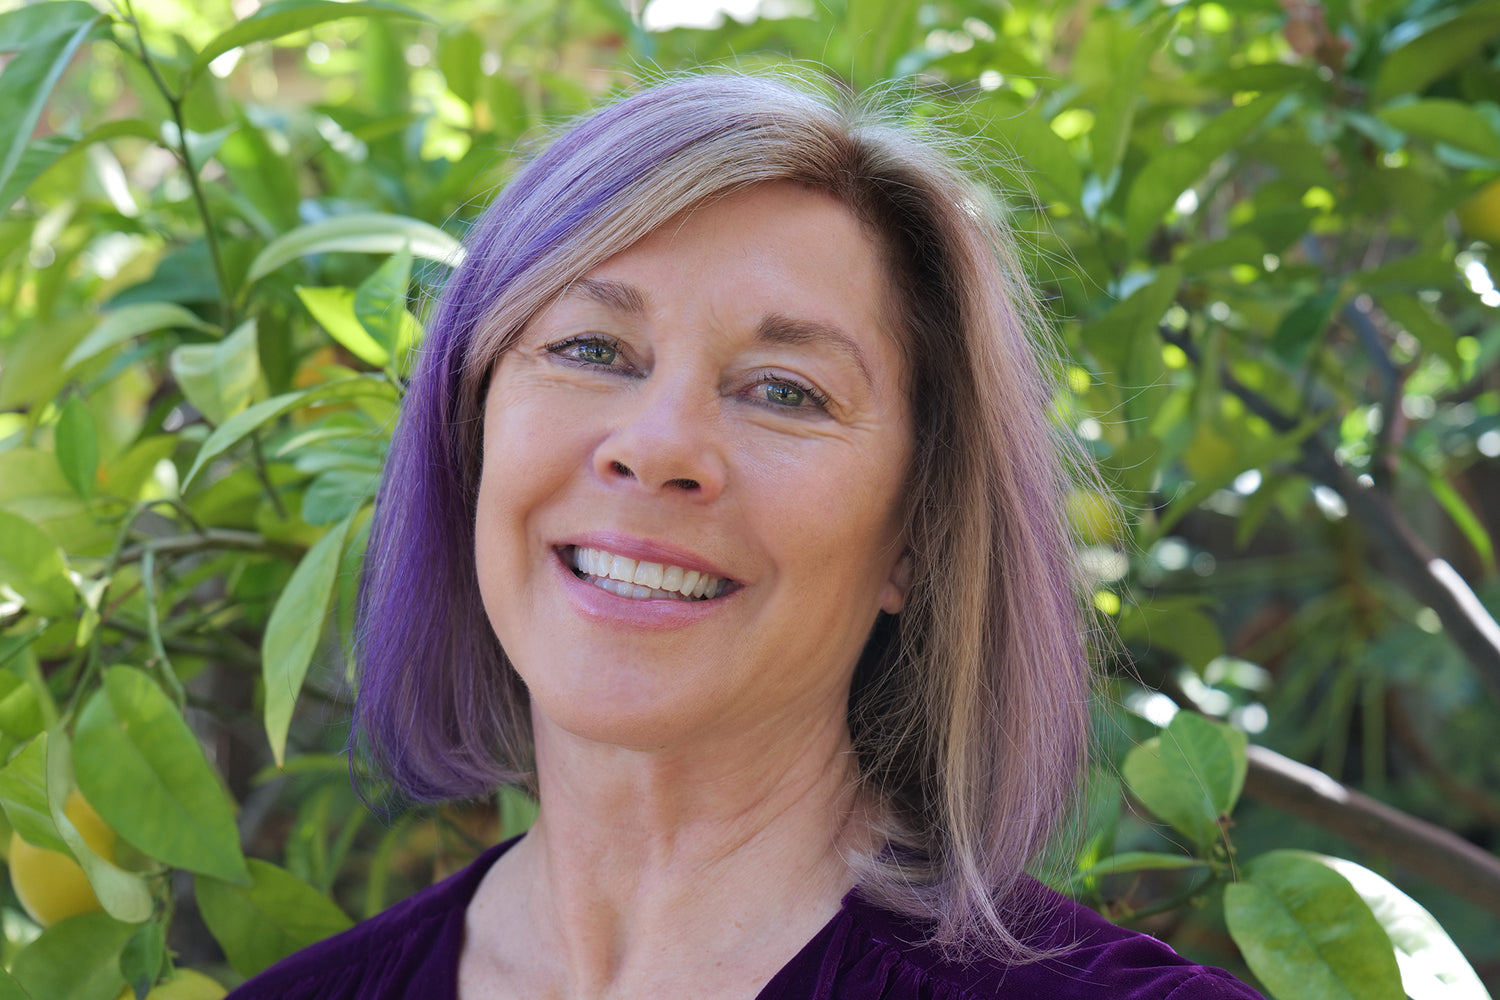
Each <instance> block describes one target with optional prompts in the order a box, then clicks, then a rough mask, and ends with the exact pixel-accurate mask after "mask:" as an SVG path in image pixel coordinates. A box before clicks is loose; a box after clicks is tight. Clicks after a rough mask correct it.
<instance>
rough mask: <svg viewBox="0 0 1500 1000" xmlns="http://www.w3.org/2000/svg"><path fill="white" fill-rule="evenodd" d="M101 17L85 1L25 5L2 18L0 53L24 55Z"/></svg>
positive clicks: (0, 21)
mask: <svg viewBox="0 0 1500 1000" xmlns="http://www.w3.org/2000/svg"><path fill="white" fill-rule="evenodd" d="M98 17H99V11H97V10H96V9H95V8H94V6H93V5H92V4H89V3H85V2H84V0H52V2H50V3H31V4H23V5H22V6H20V7H17V8H16V9H15V10H8V11H6V12H5V13H3V14H0V53H5V52H20V51H21V50H22V49H25V48H29V47H31V46H33V45H36V44H37V43H38V42H40V41H42V39H44V38H48V37H50V36H52V35H59V34H68V33H70V32H73V31H75V30H77V28H78V26H79V25H81V24H85V23H88V22H91V21H94V20H96V19H97V18H98Z"/></svg>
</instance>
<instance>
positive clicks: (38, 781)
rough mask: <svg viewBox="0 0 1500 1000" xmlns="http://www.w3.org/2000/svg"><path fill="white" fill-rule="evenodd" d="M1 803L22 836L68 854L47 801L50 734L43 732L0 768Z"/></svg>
mask: <svg viewBox="0 0 1500 1000" xmlns="http://www.w3.org/2000/svg"><path fill="white" fill-rule="evenodd" d="M0 802H3V803H4V805H5V817H6V819H8V820H9V821H10V825H11V826H12V827H13V828H14V829H15V830H16V831H17V832H19V833H20V834H21V837H22V839H24V840H25V841H26V842H27V843H29V844H33V845H35V846H37V847H45V848H46V849H47V850H49V851H58V852H59V853H62V854H66V853H67V851H68V845H67V844H65V843H64V842H63V839H62V837H61V836H60V835H59V834H58V832H57V824H56V823H54V822H52V807H51V806H49V805H48V804H47V734H46V733H41V734H39V735H38V736H37V737H36V738H35V739H33V740H32V741H31V742H30V743H28V744H27V745H26V747H25V749H23V750H22V751H21V752H20V753H18V754H16V755H15V756H14V757H12V758H11V760H10V762H9V763H8V764H6V765H5V768H4V770H0Z"/></svg>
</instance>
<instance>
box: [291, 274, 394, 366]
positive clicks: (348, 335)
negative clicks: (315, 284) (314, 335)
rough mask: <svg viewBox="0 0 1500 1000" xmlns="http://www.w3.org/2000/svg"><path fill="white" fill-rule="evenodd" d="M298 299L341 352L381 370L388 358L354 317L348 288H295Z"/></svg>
mask: <svg viewBox="0 0 1500 1000" xmlns="http://www.w3.org/2000/svg"><path fill="white" fill-rule="evenodd" d="M297 297H298V298H299V299H301V300H302V304H303V305H305V306H307V311H308V312H310V313H312V316H313V319H315V320H317V321H318V325H319V326H321V327H322V328H323V330H324V331H325V332H326V333H327V334H328V336H330V337H332V338H333V339H334V340H336V341H338V342H339V343H340V344H342V345H343V346H344V349H345V350H346V351H348V352H349V353H350V354H352V355H354V356H355V357H356V358H359V360H361V361H363V362H364V363H365V364H367V365H373V366H375V367H376V368H384V367H385V366H386V365H388V364H390V361H391V354H390V351H388V350H387V349H386V348H385V347H384V346H383V345H381V344H380V343H379V342H378V341H377V340H375V338H374V337H372V336H371V335H370V331H369V330H367V329H366V328H365V327H364V325H363V324H362V323H360V321H359V319H358V317H356V316H355V315H354V290H353V289H351V288H307V287H305V286H302V285H299V286H297Z"/></svg>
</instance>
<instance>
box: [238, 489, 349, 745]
mask: <svg viewBox="0 0 1500 1000" xmlns="http://www.w3.org/2000/svg"><path fill="white" fill-rule="evenodd" d="M352 520H353V519H352V518H345V519H344V520H343V521H340V522H339V523H338V524H337V525H335V526H334V527H333V528H331V529H329V531H328V532H327V533H326V534H325V535H324V536H323V537H322V538H320V539H318V542H317V544H316V545H314V546H313V547H312V548H311V549H309V550H308V551H307V555H305V556H303V557H302V561H301V562H300V563H298V564H297V568H296V570H294V571H293V573H292V578H291V579H290V580H288V581H287V585H286V588H285V589H284V590H283V591H282V592H281V596H280V597H279V598H277V600H276V606H275V607H274V608H272V609H271V618H270V620H269V621H267V622H266V634H265V640H264V642H263V644H262V646H261V667H262V670H263V671H264V673H265V681H266V716H265V718H266V735H267V737H268V738H269V739H270V741H271V753H272V755H273V756H274V757H275V758H276V763H277V765H280V764H281V763H282V762H283V761H284V760H285V759H286V737H287V730H288V728H289V727H290V726H291V722H292V709H293V708H295V707H296V704H297V697H298V695H299V694H301V692H302V682H303V680H304V679H305V678H306V677H307V668H308V665H309V664H311V663H312V657H313V653H315V652H316V651H317V648H318V640H319V639H320V638H322V635H323V619H324V617H326V616H327V614H328V603H329V600H330V599H331V597H332V596H333V585H334V582H335V580H336V579H337V577H338V570H339V560H340V558H341V557H342V556H343V552H344V542H345V541H346V540H347V539H348V537H349V526H350V524H351V523H352Z"/></svg>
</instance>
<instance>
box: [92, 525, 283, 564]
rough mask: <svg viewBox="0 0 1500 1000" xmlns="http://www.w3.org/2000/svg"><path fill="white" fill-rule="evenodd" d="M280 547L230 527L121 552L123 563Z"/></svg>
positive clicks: (158, 540) (146, 543)
mask: <svg viewBox="0 0 1500 1000" xmlns="http://www.w3.org/2000/svg"><path fill="white" fill-rule="evenodd" d="M275 548H276V546H275V545H274V544H273V543H271V542H268V541H267V540H266V539H265V538H264V537H263V536H261V535H259V534H257V533H256V532H253V531H234V530H232V529H229V528H209V529H208V530H207V531H200V532H195V533H194V534H191V535H168V536H167V537H165V538H153V539H151V540H150V541H147V542H142V543H141V544H139V545H132V546H130V547H129V548H126V549H124V550H122V551H121V552H120V559H119V562H121V563H130V562H139V561H140V560H141V558H142V557H143V556H145V554H146V553H147V552H148V551H150V552H153V553H155V554H157V555H167V554H174V555H175V554H178V553H183V552H199V551H202V550H204V549H244V550H246V551H249V552H269V551H273V550H274V549H275Z"/></svg>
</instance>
